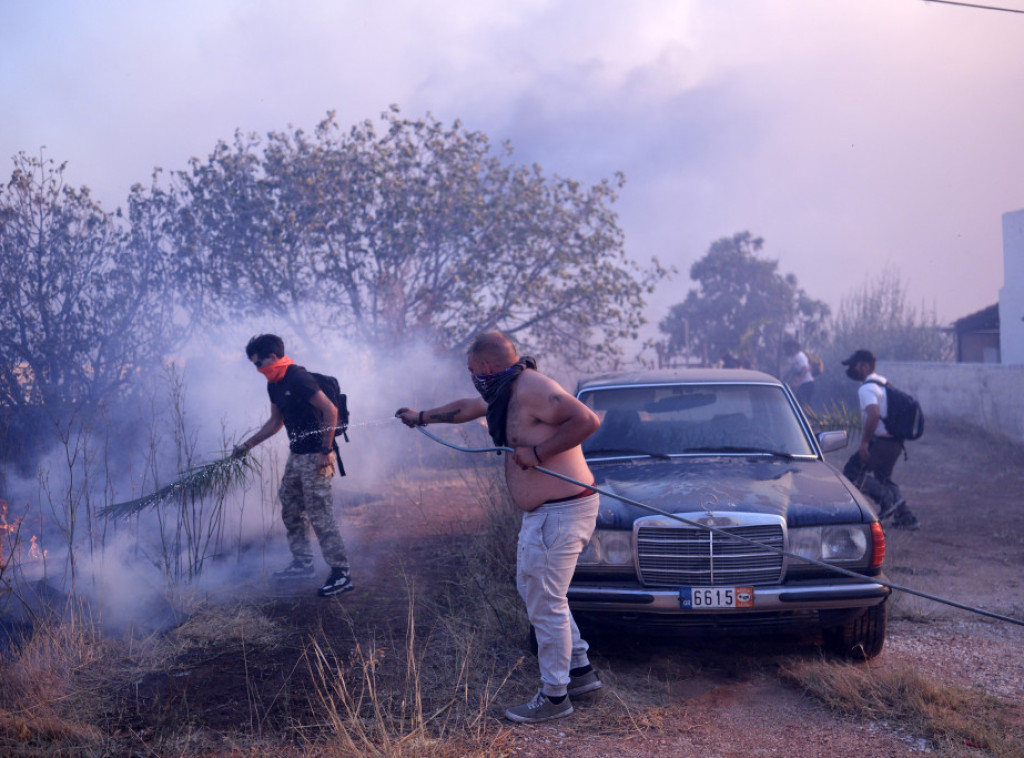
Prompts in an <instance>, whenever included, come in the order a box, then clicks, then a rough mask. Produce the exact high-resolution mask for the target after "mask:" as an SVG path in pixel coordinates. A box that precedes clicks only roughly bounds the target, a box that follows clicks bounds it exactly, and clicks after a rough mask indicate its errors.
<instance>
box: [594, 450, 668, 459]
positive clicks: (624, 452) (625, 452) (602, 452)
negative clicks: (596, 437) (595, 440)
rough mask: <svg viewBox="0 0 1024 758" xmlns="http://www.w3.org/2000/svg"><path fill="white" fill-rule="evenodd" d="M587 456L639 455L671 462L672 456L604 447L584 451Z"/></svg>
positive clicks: (647, 451)
mask: <svg viewBox="0 0 1024 758" xmlns="http://www.w3.org/2000/svg"><path fill="white" fill-rule="evenodd" d="M583 452H584V454H586V455H637V456H644V457H645V458H660V459H663V460H666V461H667V460H670V459H671V457H672V456H670V455H669V454H668V453H652V452H651V451H649V450H637V449H636V448H631V447H602V448H598V449H597V450H584V451H583Z"/></svg>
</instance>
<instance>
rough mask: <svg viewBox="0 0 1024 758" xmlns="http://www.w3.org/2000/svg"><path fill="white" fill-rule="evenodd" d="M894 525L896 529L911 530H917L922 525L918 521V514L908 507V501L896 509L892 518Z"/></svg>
mask: <svg viewBox="0 0 1024 758" xmlns="http://www.w3.org/2000/svg"><path fill="white" fill-rule="evenodd" d="M901 503H902V501H901ZM892 525H893V528H894V529H906V530H908V531H911V532H916V531H917V530H918V529H919V528H920V526H921V525H920V524H919V523H918V521H917V516H915V515H914V512H913V511H911V510H910V509H909V508H908V507H907V504H906V503H902V505H901V506H900V508H899V509H898V510H897V511H896V514H895V515H894V516H893V518H892Z"/></svg>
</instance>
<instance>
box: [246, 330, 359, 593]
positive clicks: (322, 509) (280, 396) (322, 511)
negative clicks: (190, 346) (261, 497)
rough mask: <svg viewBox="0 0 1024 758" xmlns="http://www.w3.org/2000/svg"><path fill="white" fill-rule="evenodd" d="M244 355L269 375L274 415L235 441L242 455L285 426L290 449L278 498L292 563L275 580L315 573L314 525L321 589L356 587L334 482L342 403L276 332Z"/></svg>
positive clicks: (251, 342) (259, 338)
mask: <svg viewBox="0 0 1024 758" xmlns="http://www.w3.org/2000/svg"><path fill="white" fill-rule="evenodd" d="M245 354H246V355H247V356H248V357H249V360H250V361H251V362H252V364H253V365H254V366H255V367H256V370H257V371H259V372H260V373H261V374H263V375H264V376H265V377H266V378H267V394H269V395H270V418H269V419H267V421H266V423H264V424H263V426H262V427H260V428H259V430H258V431H257V432H256V433H255V434H253V435H252V436H251V437H249V439H247V440H245V441H243V442H242V443H240V444H239V445H237V446H236V447H235V449H234V455H235V456H236V457H241V456H242V455H245V454H246V453H247V452H248V451H249V450H250V449H252V448H253V447H255V446H256V445H258V444H260V443H261V442H263V441H264V440H266V439H268V438H270V437H272V436H273V435H275V434H277V433H278V432H279V431H280V430H281V427H282V426H284V427H285V429H286V430H287V432H288V440H289V445H288V448H289V454H288V461H287V463H285V467H284V476H283V477H282V478H281V487H280V489H279V490H278V497H279V499H280V500H281V519H282V520H283V521H284V526H285V530H286V531H287V534H288V547H289V549H290V550H291V553H292V562H291V564H289V565H288V566H286V567H285V568H283V569H282V570H281V571H277V572H275V573H274V578H275V579H281V580H289V579H308V578H309V577H311V576H312V575H313V573H314V569H313V550H312V548H311V546H310V542H309V527H310V526H312V527H313V531H314V532H315V533H316V538H317V541H318V542H319V543H320V552H321V553H322V554H323V556H324V560H325V561H326V562H327V564H328V565H329V566H330V567H331V572H330V574H329V575H328V577H327V581H325V582H324V584H323V586H321V587H320V589H319V590H318V591H317V594H318V595H320V596H321V597H330V596H331V595H338V594H341V593H342V592H348V591H349V590H351V589H353V585H352V580H351V579H350V578H349V563H348V555H347V554H346V552H345V543H344V541H343V540H342V538H341V531H340V530H339V528H338V523H337V521H336V520H335V518H334V509H333V503H332V497H331V482H332V478H333V476H334V467H335V465H337V466H340V465H341V461H340V460H337V446H336V444H335V442H334V435H335V430H336V428H337V421H338V408H337V407H336V406H335V404H334V403H333V402H331V400H330V398H328V397H327V395H326V394H324V391H323V390H322V389H321V387H320V383H319V382H318V381H317V379H316V377H315V376H314V375H313V374H312V373H310V372H309V371H307V370H306V369H305V368H303V367H302V366H298V365H296V364H295V361H293V360H292V359H291V358H289V357H288V356H286V355H285V351H284V341H283V340H282V339H281V338H280V337H278V336H277V335H276V334H261V335H259V336H257V337H253V338H252V339H251V340H249V344H248V345H246V346H245Z"/></svg>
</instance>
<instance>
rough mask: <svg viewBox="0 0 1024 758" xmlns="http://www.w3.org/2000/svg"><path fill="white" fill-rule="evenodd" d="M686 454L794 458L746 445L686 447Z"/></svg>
mask: <svg viewBox="0 0 1024 758" xmlns="http://www.w3.org/2000/svg"><path fill="white" fill-rule="evenodd" d="M685 452H687V453H751V454H753V455H770V456H772V457H774V458H784V459H786V460H787V461H791V460H793V459H794V458H795V457H796V456H794V455H793V454H792V453H785V452H782V451H781V450H772V449H771V448H767V447H750V446H747V445H709V446H708V447H688V448H686V450H685Z"/></svg>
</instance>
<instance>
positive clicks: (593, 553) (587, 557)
mask: <svg viewBox="0 0 1024 758" xmlns="http://www.w3.org/2000/svg"><path fill="white" fill-rule="evenodd" d="M576 565H577V566H581V567H582V566H586V567H590V568H598V567H605V566H607V567H612V566H615V567H621V566H630V567H632V566H633V533H632V532H628V531H624V530H621V529H595V530H594V536H593V537H591V538H590V542H588V543H587V546H586V547H585V548H583V552H582V553H580V557H579V560H577V561H576Z"/></svg>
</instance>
